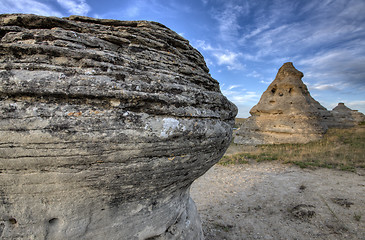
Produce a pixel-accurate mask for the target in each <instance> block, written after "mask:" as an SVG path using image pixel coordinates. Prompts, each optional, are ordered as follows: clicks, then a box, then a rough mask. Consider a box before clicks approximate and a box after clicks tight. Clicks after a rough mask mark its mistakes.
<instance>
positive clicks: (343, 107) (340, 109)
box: [332, 103, 352, 111]
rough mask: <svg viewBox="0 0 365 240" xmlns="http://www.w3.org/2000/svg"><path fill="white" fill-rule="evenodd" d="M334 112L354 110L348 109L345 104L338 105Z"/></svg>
mask: <svg viewBox="0 0 365 240" xmlns="http://www.w3.org/2000/svg"><path fill="white" fill-rule="evenodd" d="M332 111H352V109H351V108H349V107H347V106H346V105H345V104H344V103H338V105H337V106H336V107H335V108H334V109H332Z"/></svg>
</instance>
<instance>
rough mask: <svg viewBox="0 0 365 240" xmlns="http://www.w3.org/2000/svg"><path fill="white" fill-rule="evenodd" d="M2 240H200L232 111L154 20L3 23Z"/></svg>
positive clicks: (6, 18)
mask: <svg viewBox="0 0 365 240" xmlns="http://www.w3.org/2000/svg"><path fill="white" fill-rule="evenodd" d="M0 37H1V45H0V113H1V115H0V132H1V134H0V203H1V204H0V216H1V218H0V238H1V239H52V240H54V239H128V240H129V239H202V238H203V237H202V231H201V225H200V222H199V217H198V216H197V212H196V209H195V205H194V203H193V201H192V200H191V199H190V197H189V187H190V185H191V183H192V182H193V181H194V179H196V178H198V177H199V176H201V175H202V174H203V173H204V172H206V171H207V170H208V169H209V168H210V167H211V166H212V165H213V164H214V163H216V162H217V161H218V160H219V159H220V158H221V156H222V155H223V153H224V152H225V150H226V148H227V147H228V145H229V143H230V141H231V133H232V126H233V123H234V117H235V115H236V107H235V106H234V105H233V104H232V103H231V102H229V101H228V100H227V99H226V98H225V97H224V96H223V95H222V94H221V93H220V90H219V85H218V82H217V81H216V80H214V79H212V78H211V76H210V75H209V73H208V68H207V67H206V65H205V62H204V59H203V57H202V56H201V54H200V53H199V52H198V51H197V50H195V49H194V48H192V47H191V46H190V45H189V43H188V41H187V40H185V39H184V38H182V37H180V36H179V35H178V34H176V33H175V32H173V31H171V30H169V29H168V28H166V27H165V26H163V25H161V24H158V23H155V22H147V21H132V22H130V21H116V20H100V19H92V18H86V17H79V16H71V17H69V18H64V19H60V18H55V17H40V16H35V15H10V14H6V15H0Z"/></svg>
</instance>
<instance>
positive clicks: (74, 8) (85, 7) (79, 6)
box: [57, 0, 91, 15]
mask: <svg viewBox="0 0 365 240" xmlns="http://www.w3.org/2000/svg"><path fill="white" fill-rule="evenodd" d="M57 2H58V4H60V5H61V7H63V8H64V9H66V10H67V12H68V13H70V14H75V15H86V14H87V13H88V12H89V11H90V10H91V7H90V6H89V4H87V3H86V1H85V0H57Z"/></svg>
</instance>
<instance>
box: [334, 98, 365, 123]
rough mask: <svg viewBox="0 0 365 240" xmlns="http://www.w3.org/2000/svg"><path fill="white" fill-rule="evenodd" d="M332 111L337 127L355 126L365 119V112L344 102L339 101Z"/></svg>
mask: <svg viewBox="0 0 365 240" xmlns="http://www.w3.org/2000/svg"><path fill="white" fill-rule="evenodd" d="M331 113H332V115H333V117H334V118H335V121H336V123H337V125H336V127H343V128H345V127H354V126H356V125H357V124H359V123H361V122H364V121H365V116H364V114H362V113H361V112H358V111H357V110H352V109H350V108H348V107H346V106H345V104H344V103H338V105H337V106H336V107H335V108H333V109H332V111H331Z"/></svg>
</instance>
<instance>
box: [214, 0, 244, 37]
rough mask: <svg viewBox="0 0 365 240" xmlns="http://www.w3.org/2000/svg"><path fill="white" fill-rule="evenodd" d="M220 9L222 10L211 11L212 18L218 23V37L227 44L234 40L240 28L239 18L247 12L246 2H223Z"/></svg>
mask: <svg viewBox="0 0 365 240" xmlns="http://www.w3.org/2000/svg"><path fill="white" fill-rule="evenodd" d="M221 7H222V8H223V10H222V9H221V8H220V9H215V10H214V11H213V17H214V18H215V19H216V20H217V22H218V28H219V37H220V38H221V39H222V40H223V41H227V42H230V41H232V40H236V39H237V37H239V31H240V30H241V28H242V27H241V25H240V22H239V18H240V16H241V15H243V14H247V13H248V11H249V6H248V1H238V2H236V1H225V2H224V4H223V6H221Z"/></svg>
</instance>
